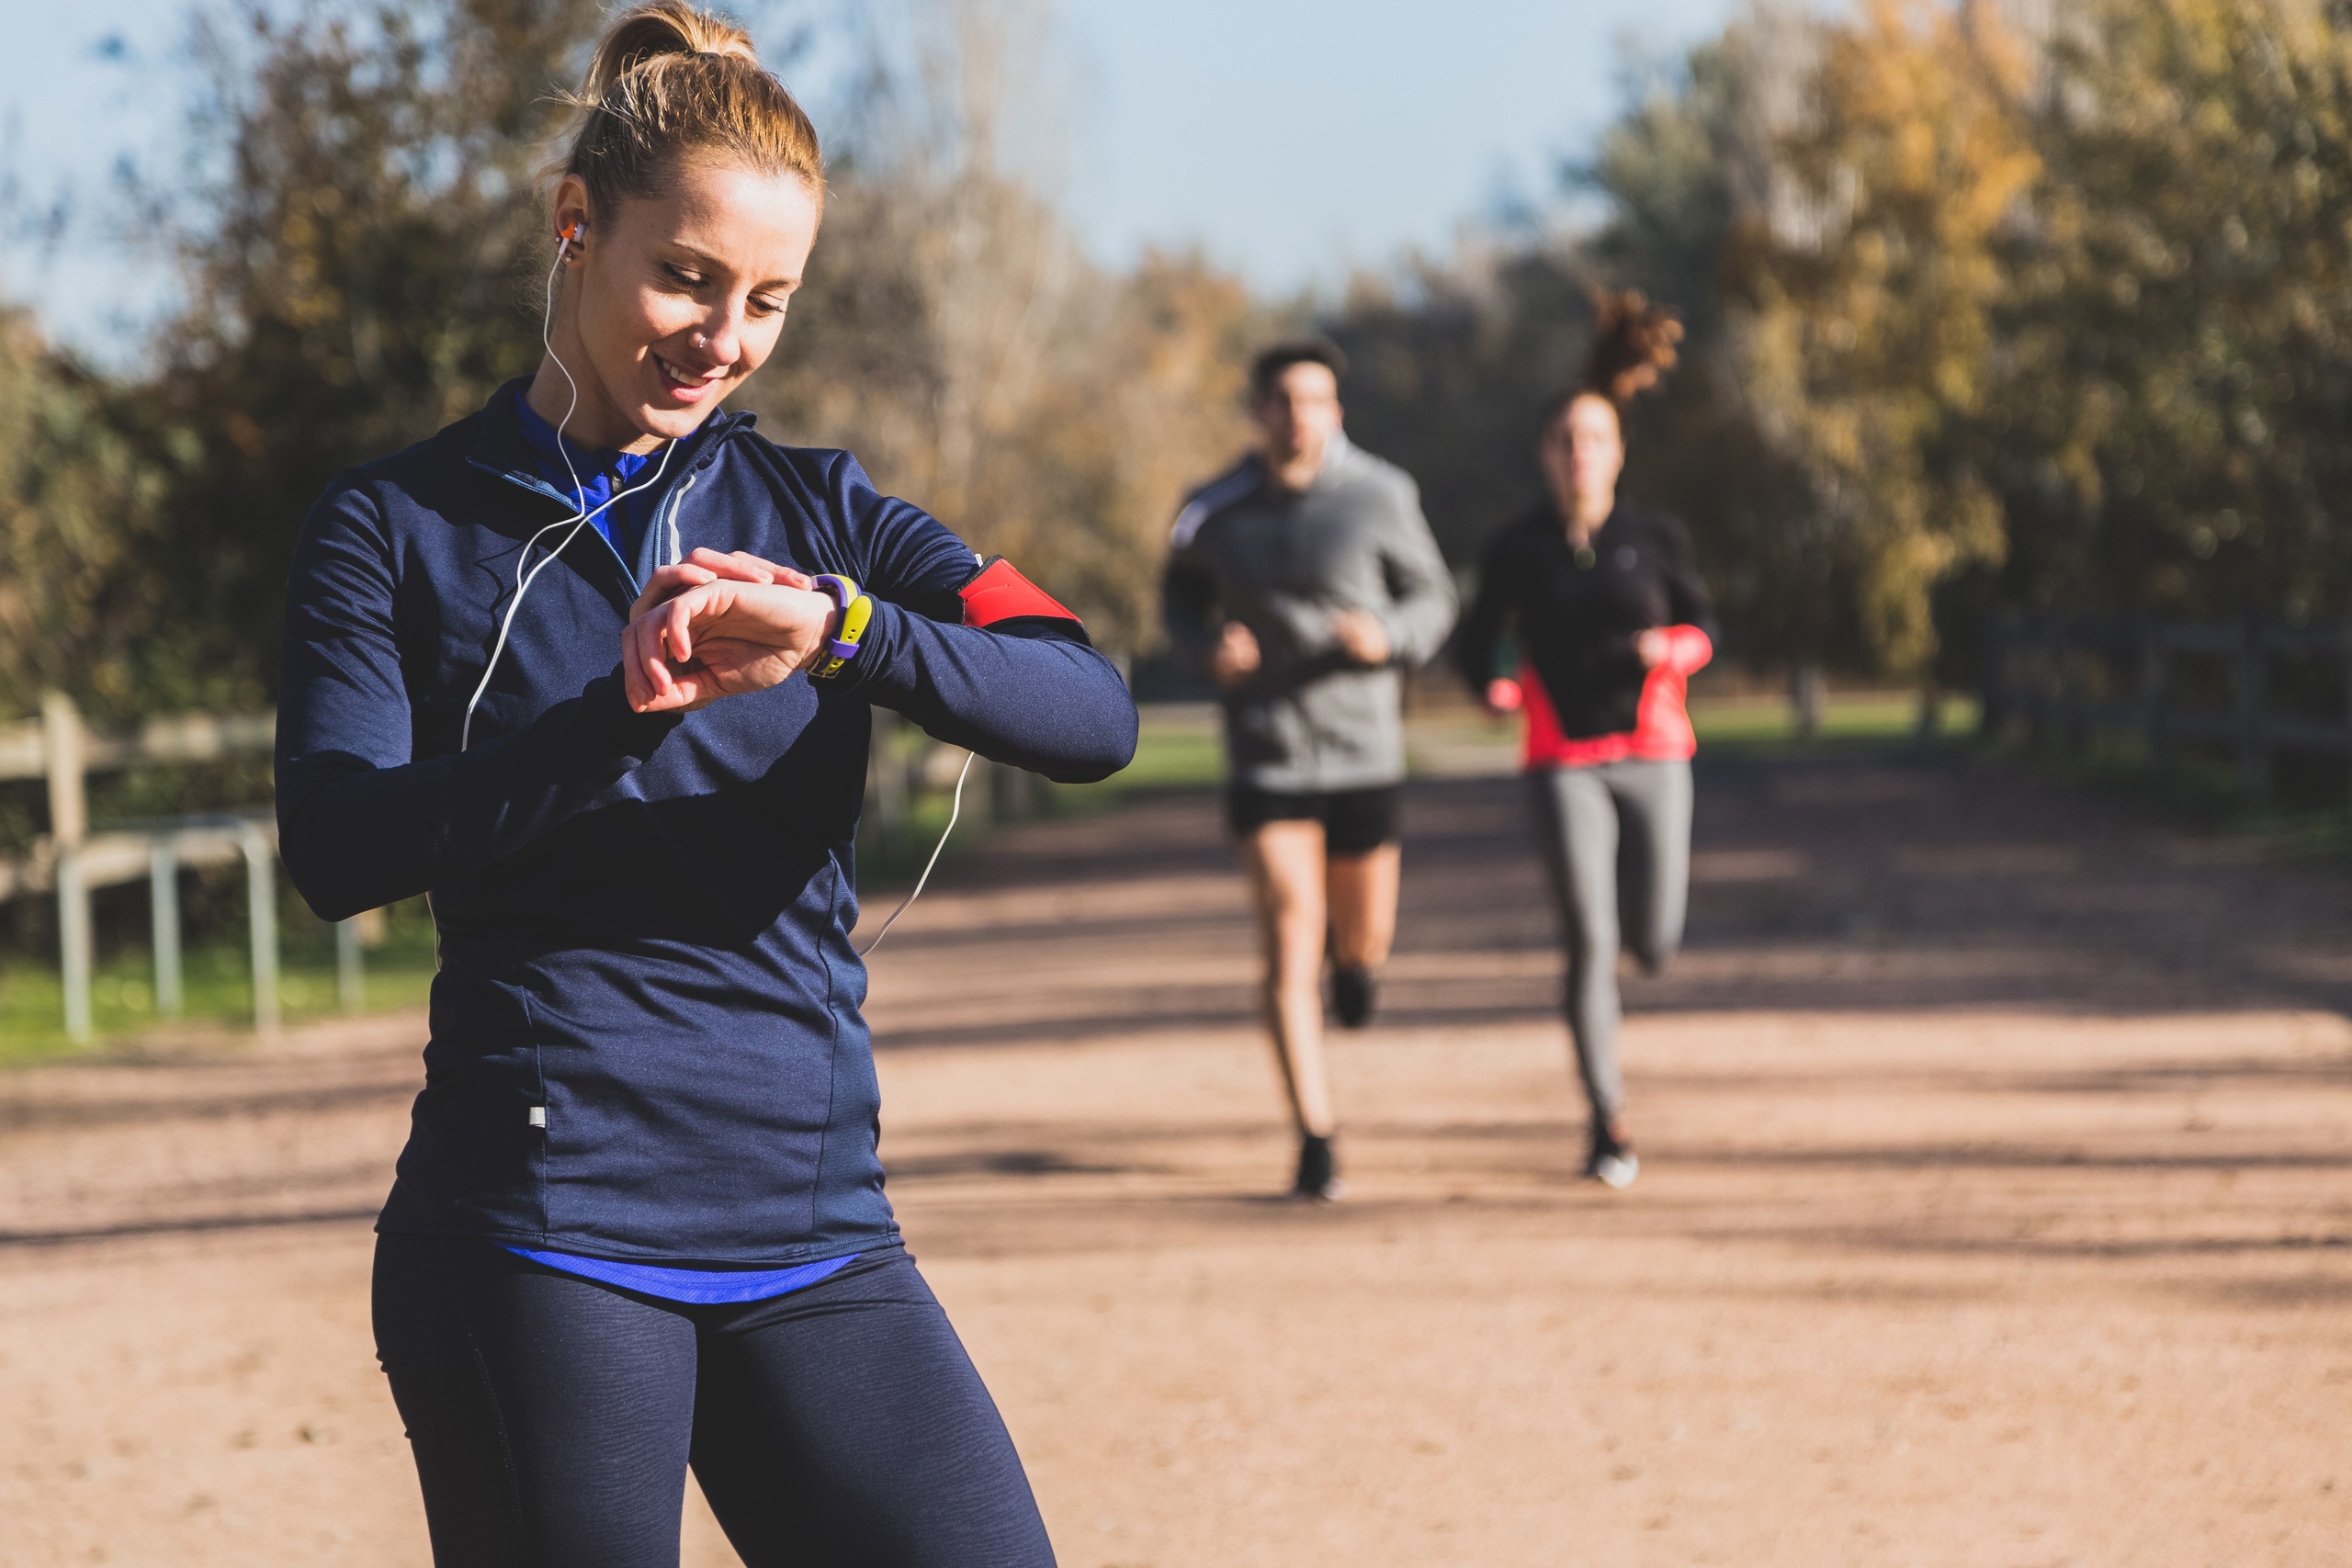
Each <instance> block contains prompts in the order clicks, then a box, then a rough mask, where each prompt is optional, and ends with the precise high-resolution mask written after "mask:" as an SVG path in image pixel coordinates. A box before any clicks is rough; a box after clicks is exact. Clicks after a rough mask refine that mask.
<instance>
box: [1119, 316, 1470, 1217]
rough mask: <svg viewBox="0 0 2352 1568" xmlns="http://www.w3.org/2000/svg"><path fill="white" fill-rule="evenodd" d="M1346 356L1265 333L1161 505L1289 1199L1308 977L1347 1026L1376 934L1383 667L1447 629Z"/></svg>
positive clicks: (1328, 1181)
mask: <svg viewBox="0 0 2352 1568" xmlns="http://www.w3.org/2000/svg"><path fill="white" fill-rule="evenodd" d="M1345 368H1346V364H1345V361H1344V360H1343V359H1342V358H1341V356H1340V351H1339V350H1338V349H1337V348H1335V347H1333V346H1332V345H1331V344H1326V343H1316V342H1306V343H1291V344H1279V345H1277V346H1275V347H1273V348H1270V349H1268V350H1266V351H1265V352H1264V353H1263V354H1261V355H1259V356H1258V359H1257V363H1256V364H1255V365H1254V366H1253V367H1251V370H1250V417H1251V419H1252V421H1253V422H1254V423H1256V425H1257V426H1258V431H1259V446H1258V449H1257V450H1256V451H1255V452H1252V453H1250V455H1249V456H1247V457H1243V458H1242V459H1241V461H1240V462H1238V463H1237V464H1236V465H1235V466H1234V467H1233V468H1232V469H1231V470H1229V471H1228V472H1227V473H1226V474H1225V475H1224V476H1223V477H1222V478H1220V479H1216V480H1214V481H1213V482H1211V483H1209V484H1207V485H1204V486H1203V487H1202V488H1201V489H1200V490H1199V491H1195V492H1194V493H1193V496H1192V498H1191V500H1190V501H1189V502H1187V503H1186V505H1185V507H1184V509H1183V511H1182V513H1178V515H1177V518H1176V531H1175V536H1174V539H1173V548H1172V553H1171V555H1170V558H1169V562H1168V574H1167V579H1166V581H1165V584H1164V592H1163V595H1162V597H1163V602H1164V609H1165V614H1166V617H1167V623H1168V634H1169V637H1170V639H1171V640H1172V641H1173V642H1174V643H1175V644H1176V646H1177V647H1178V648H1179V649H1182V650H1184V651H1186V652H1189V653H1191V654H1193V656H1195V657H1197V658H1198V659H1200V660H1202V662H1203V663H1204V665H1205V666H1206V667H1207V669H1208V671H1209V674H1210V676H1211V677H1212V678H1213V679H1214V680H1215V681H1216V684H1217V688H1218V690H1219V691H1220V692H1222V693H1223V694H1224V703H1225V747H1226V761H1227V778H1228V781H1229V782H1228V785H1227V800H1226V807H1227V820H1228V822H1229V823H1230V825H1231V827H1232V829H1233V832H1234V836H1235V837H1236V838H1237V839H1238V840H1240V843H1241V852H1242V857H1243V859H1244V860H1245V861H1246V862H1247V863H1248V865H1249V869H1250V886H1251V890H1252V892H1253V894H1254V895H1255V897H1256V900H1257V906H1258V925H1259V933H1260V936H1261V941H1262V943H1263V946H1264V950H1265V964H1266V971H1265V988H1264V1007H1265V1017H1266V1027H1267V1029H1268V1030H1269V1031H1270V1032H1272V1035H1273V1043H1274V1058H1275V1061H1276V1063H1277V1064H1278V1065H1279V1066H1280V1067H1281V1070H1282V1076H1283V1088H1284V1089H1285V1090H1286V1091H1287V1092H1288V1094H1289V1096H1290V1109H1291V1116H1292V1118H1293V1120H1294V1121H1295V1123H1296V1124H1297V1129H1298V1139H1299V1145H1298V1174H1297V1179H1296V1181H1295V1184H1294V1187H1293V1190H1294V1191H1295V1193H1296V1194H1297V1195H1298V1196H1300V1197H1302V1198H1322V1199H1329V1198H1336V1197H1338V1196H1339V1195H1340V1179H1339V1164H1338V1160H1337V1158H1336V1157H1335V1155H1334V1152H1333V1149H1332V1144H1331V1140H1332V1136H1333V1134H1334V1132H1335V1124H1334V1122H1333V1119H1332V1112H1331V1089H1330V1084H1329V1079H1328V1077H1326V1075H1325V1072H1324V1067H1323V996H1322V976H1323V964H1324V947H1325V939H1326V933H1327V932H1328V933H1329V944H1330V948H1331V953H1330V957H1331V964H1332V968H1331V1010H1332V1012H1333V1013H1334V1014H1335V1015H1336V1016H1337V1017H1338V1019H1339V1021H1340V1023H1341V1024H1342V1025H1343V1026H1345V1027H1347V1028H1350V1029H1361V1028H1362V1027H1363V1025H1364V1024H1365V1023H1366V1022H1368V1021H1370V1020H1371V1018H1372V1014H1373V1006H1374V989H1373V976H1374V972H1375V971H1376V970H1377V969H1378V968H1379V967H1380V965H1381V964H1382V963H1384V962H1385V960H1386V959H1387V957H1388V948H1389V943H1390V942H1391V941H1392V940H1393V939H1394V938H1395V936H1396V933H1397V866H1398V861H1397V854H1398V852H1397V792H1398V785H1399V784H1402V783H1403V781H1404V777H1405V741H1404V728H1403V725H1402V722H1401V697H1402V689H1401V688H1402V671H1405V670H1406V669H1408V668H1410V667H1411V666H1413V665H1416V664H1419V663H1421V662H1423V661H1424V660H1428V659H1430V657H1431V656H1433V655H1434V654H1435V653H1436V652H1437V650H1438V649H1439V648H1440V647H1441V646H1442V644H1443V643H1444V641H1445V635H1446V633H1447V631H1448V630H1449V629H1451V627H1452V626H1453V610H1454V598H1453V579H1452V577H1451V576H1449V575H1448V573H1447V571H1446V568H1445V561H1444V559H1443V558H1442V557H1441V556H1440V555H1439V554H1438V548H1437V541H1436V540H1434V539H1432V538H1431V537H1430V529H1429V524H1428V523H1427V522H1426V521H1425V520H1424V519H1423V518H1422V516H1421V502H1420V491H1419V489H1418V488H1417V487H1416V486H1415V485H1414V483H1413V481H1412V479H1411V478H1410V477H1408V475H1407V474H1406V473H1405V472H1404V471H1403V470H1401V469H1399V468H1396V467H1394V466H1392V465H1390V464H1388V463H1384V462H1382V461H1381V460H1380V459H1379V458H1377V457H1374V456H1372V455H1371V454H1370V453H1368V452H1364V451H1362V450H1359V449H1358V448H1356V447H1355V446H1351V445H1350V444H1349V442H1348V438H1347V436H1346V435H1345V434H1343V433H1342V432H1341V430H1340V375H1341V373H1342V372H1343V371H1344V370H1345Z"/></svg>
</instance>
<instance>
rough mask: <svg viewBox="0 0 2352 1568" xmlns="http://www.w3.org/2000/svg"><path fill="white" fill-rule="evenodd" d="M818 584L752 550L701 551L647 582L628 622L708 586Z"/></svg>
mask: <svg viewBox="0 0 2352 1568" xmlns="http://www.w3.org/2000/svg"><path fill="white" fill-rule="evenodd" d="M718 581H732V582H759V583H775V582H781V583H783V584H784V585H785V586H786V587H787V588H807V587H809V586H810V585H811V583H812V581H814V580H813V579H811V578H810V577H809V574H808V573H807V572H805V571H795V570H793V569H792V568H790V567H788V566H778V565H777V564H776V563H775V562H774V561H772V560H762V559H761V558H759V557H757V556H755V555H753V554H752V553H751V552H750V551H748V550H734V551H730V552H729V553H727V554H724V555H722V554H720V553H719V552H718V551H717V550H707V549H700V548H697V549H696V550H695V552H694V554H692V555H690V556H688V557H687V558H685V559H684V560H683V561H680V562H679V563H677V564H676V565H675V566H665V567H662V568H660V569H659V570H656V571H655V572H654V573H653V575H652V576H651V577H650V578H649V579H647V580H646V584H645V592H642V593H639V595H638V596H637V603H636V604H632V605H630V606H629V610H628V618H629V619H630V620H632V621H633V620H635V619H637V618H638V617H639V615H643V614H645V612H646V611H648V610H650V609H651V608H653V606H654V605H656V604H664V603H666V602H668V601H669V600H672V599H675V598H676V597H677V596H678V595H679V594H681V593H684V592H685V591H686V590H687V589H689V588H699V587H701V586H702V585H703V584H704V583H706V582H718Z"/></svg>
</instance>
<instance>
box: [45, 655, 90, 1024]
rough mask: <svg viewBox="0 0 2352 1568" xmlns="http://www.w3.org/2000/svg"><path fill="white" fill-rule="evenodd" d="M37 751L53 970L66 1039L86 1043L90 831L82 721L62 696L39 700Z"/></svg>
mask: <svg viewBox="0 0 2352 1568" xmlns="http://www.w3.org/2000/svg"><path fill="white" fill-rule="evenodd" d="M40 724H41V751H42V761H43V767H44V769H45V771H46V772H47V773H48V775H49V841H50V845H51V849H52V850H54V852H56V855H57V946H58V967H59V969H60V971H61V972H62V976H63V979H64V982H65V1033H66V1037H67V1038H68V1039H71V1040H74V1041H84V1040H87V1039H89V1038H90V1034H91V1032H92V1019H91V1014H90V970H91V965H92V963H93V960H94V957H95V954H94V953H93V950H92V936H91V931H90V889H89V886H88V885H87V884H86V883H85V881H84V879H83V876H82V844H83V840H85V839H86V838H88V836H89V831H90V812H89V798H88V796H87V795H85V793H84V785H83V777H82V773H83V766H82V764H83V750H82V716H81V715H80V714H78V713H76V712H75V711H74V700H73V699H72V698H71V697H68V696H67V695H66V694H64V693H62V692H48V693H44V694H42V696H41V699H40Z"/></svg>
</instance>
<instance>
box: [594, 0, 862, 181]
mask: <svg viewBox="0 0 2352 1568" xmlns="http://www.w3.org/2000/svg"><path fill="white" fill-rule="evenodd" d="M571 105H572V107H574V108H575V109H577V110H578V111H579V118H578V119H577V120H576V121H575V124H574V128H573V130H572V132H571V138H570V145H569V150H568V151H567V152H565V154H564V156H563V159H562V161H561V162H560V164H554V165H552V166H551V167H550V171H549V172H550V173H552V174H555V175H559V176H560V175H578V176H579V177H580V179H581V180H582V183H584V184H585V185H586V186H587V187H588V199H589V203H590V205H591V207H592V208H593V209H594V210H596V211H598V212H600V213H602V212H609V211H610V210H612V209H613V208H614V206H616V204H617V203H618V202H619V201H620V200H621V199H622V198H623V197H632V196H647V195H650V194H651V193H653V192H654V191H657V190H659V189H660V188H662V186H663V185H665V184H666V183H667V182H668V181H669V180H670V179H671V177H672V176H673V175H674V174H675V172H676V170H677V166H678V164H679V162H680V161H681V160H682V159H684V158H686V157H689V156H692V155H695V154H697V153H701V154H708V155H711V156H716V157H721V158H729V159H733V160H735V161H738V162H741V163H744V164H749V165H750V166H751V167H752V168H754V169H758V170H761V171H762V172H763V173H767V174H777V175H796V176H797V177H798V178H799V179H801V180H802V181H804V182H805V183H806V184H807V185H808V186H809V190H810V192H811V193H812V194H814V195H815V196H816V197H817V198H818V199H819V200H820V201H822V200H823V199H824V193H825V164H824V156H823V154H822V152H820V150H819V148H818V145H817V130H816V127H814V126H813V125H811V124H809V117H808V115H806V114H805V113H803V112H802V111H801V108H800V106H799V104H797V102H795V101H794V99H793V96H792V95H791V94H790V93H789V92H787V91H786V90H785V85H784V84H783V83H782V82H779V81H778V80H776V78H775V75H774V74H773V73H770V72H768V71H766V70H764V69H763V68H762V67H761V65H760V60H759V52H758V51H757V50H755V49H753V48H752V39H751V35H750V34H748V33H746V32H745V31H744V30H743V29H742V28H739V27H737V26H736V25H735V24H734V23H732V22H730V21H728V20H726V19H725V18H724V17H718V16H717V15H715V14H713V13H711V12H709V11H705V10H701V9H698V8H697V7H695V6H693V5H691V4H689V3H688V0H649V3H648V4H645V5H641V6H632V7H630V8H629V9H628V10H627V11H624V12H622V13H621V14H620V15H619V16H618V17H615V18H614V19H613V23H612V25H611V26H610V27H608V28H605V36H604V37H603V38H602V39H599V40H598V41H597V44H596V52H595V55H594V59H593V60H591V62H589V66H588V79H587V81H586V82H585V83H584V84H582V86H581V89H580V91H579V93H578V94H577V95H575V96H572V98H571Z"/></svg>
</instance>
